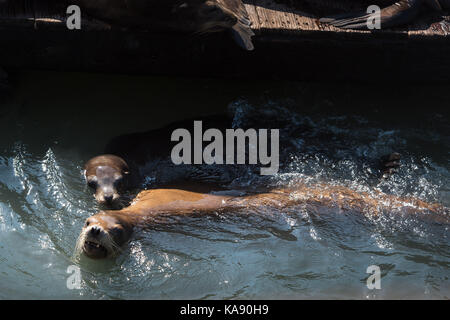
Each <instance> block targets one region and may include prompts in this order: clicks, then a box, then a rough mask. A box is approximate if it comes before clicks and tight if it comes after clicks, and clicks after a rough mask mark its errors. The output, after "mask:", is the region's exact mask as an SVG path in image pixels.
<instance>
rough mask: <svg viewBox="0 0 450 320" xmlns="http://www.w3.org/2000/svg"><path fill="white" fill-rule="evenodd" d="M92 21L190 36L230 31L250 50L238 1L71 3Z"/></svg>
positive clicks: (247, 22)
mask: <svg viewBox="0 0 450 320" xmlns="http://www.w3.org/2000/svg"><path fill="white" fill-rule="evenodd" d="M69 2H70V4H76V5H78V6H80V8H81V10H82V12H83V11H85V12H86V13H88V14H89V15H90V16H92V17H93V18H95V19H98V20H101V21H104V22H107V23H109V24H112V25H117V26H121V27H127V28H139V29H152V30H153V31H154V30H158V31H164V32H167V31H176V32H180V31H181V32H189V33H211V32H218V31H225V30H229V31H230V32H231V34H232V36H233V38H234V39H235V40H236V42H237V44H238V45H239V46H241V47H242V48H244V49H246V50H253V49H254V47H253V44H252V40H251V38H252V36H253V35H254V33H253V31H252V30H251V28H250V25H251V23H250V20H249V18H248V14H247V11H246V9H245V6H244V4H243V3H242V1H241V0H184V1H180V0H164V1H161V0H96V1H92V0H70V1H69Z"/></svg>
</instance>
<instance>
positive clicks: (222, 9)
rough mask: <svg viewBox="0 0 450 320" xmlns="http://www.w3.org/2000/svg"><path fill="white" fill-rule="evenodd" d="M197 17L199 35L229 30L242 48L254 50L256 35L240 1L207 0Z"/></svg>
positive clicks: (201, 5)
mask: <svg viewBox="0 0 450 320" xmlns="http://www.w3.org/2000/svg"><path fill="white" fill-rule="evenodd" d="M197 17H198V21H197V23H198V25H199V27H198V32H199V33H210V32H220V31H224V30H229V31H230V32H231V34H232V36H233V38H234V40H235V41H236V43H237V44H238V45H239V46H240V47H242V48H244V49H246V50H253V49H254V47H253V43H252V39H251V38H252V36H254V33H253V31H252V30H251V29H250V24H251V23H250V20H249V19H248V15H247V12H246V10H245V7H243V4H242V3H241V2H240V1H217V0H207V1H205V2H203V3H201V4H200V5H199V6H198V11H197Z"/></svg>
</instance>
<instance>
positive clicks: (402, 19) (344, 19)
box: [320, 0, 450, 29]
mask: <svg viewBox="0 0 450 320" xmlns="http://www.w3.org/2000/svg"><path fill="white" fill-rule="evenodd" d="M374 2H375V3H376V1H374ZM423 5H427V6H429V7H431V8H432V9H434V10H437V11H443V10H446V9H450V0H399V1H397V2H395V3H393V4H392V5H390V6H387V7H384V8H382V9H381V12H380V15H381V16H380V19H381V21H380V23H381V28H391V27H396V26H401V25H405V24H409V23H410V22H411V21H413V20H414V19H415V18H416V17H417V15H418V14H419V13H420V11H421V9H422V8H423ZM370 17H371V15H370V14H368V13H367V12H365V11H364V12H360V13H350V14H341V15H337V16H333V17H327V18H322V19H320V22H323V23H326V24H330V25H333V26H335V27H339V28H343V29H367V22H368V20H369V19H370Z"/></svg>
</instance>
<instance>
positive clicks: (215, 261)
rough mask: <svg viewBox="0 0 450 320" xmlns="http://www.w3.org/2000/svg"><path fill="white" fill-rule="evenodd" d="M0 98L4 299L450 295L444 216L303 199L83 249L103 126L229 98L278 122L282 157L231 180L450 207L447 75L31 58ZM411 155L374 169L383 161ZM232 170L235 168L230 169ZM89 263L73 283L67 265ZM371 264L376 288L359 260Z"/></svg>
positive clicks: (239, 109) (243, 113)
mask: <svg viewBox="0 0 450 320" xmlns="http://www.w3.org/2000/svg"><path fill="white" fill-rule="evenodd" d="M11 82H12V84H13V85H14V89H13V90H12V92H11V96H10V97H9V98H8V99H5V100H3V101H2V102H1V103H2V104H1V108H0V126H1V134H0V230H1V232H0V298H3V299H9V298H30V299H44V298H57V299H92V298H94V299H117V298H120V299H121V298H125V299H130V298H136V299H174V298H175V299H178V298H188V299H254V298H267V299H298V298H356V299H383V298H419V299H442V298H445V299H448V298H449V297H450V281H449V276H450V242H449V230H448V228H449V227H448V225H443V224H439V223H433V222H430V221H428V220H424V219H421V217H420V216H415V215H413V216H409V217H400V216H396V215H386V216H382V217H381V218H379V219H373V218H372V217H370V216H367V215H366V216H364V215H358V214H350V213H348V214H343V213H339V212H327V213H326V214H319V212H308V211H307V210H305V209H304V208H302V207H297V208H296V207H294V208H290V209H289V210H283V211H282V210H280V211H273V210H272V211H270V212H264V210H262V212H258V213H256V212H239V213H236V214H231V215H227V216H220V215H217V214H211V215H207V216H202V217H190V218H183V219H178V220H176V221H174V222H173V223H171V224H170V225H155V226H152V227H151V228H149V230H146V231H142V232H139V233H137V234H135V236H134V238H133V239H132V241H131V242H130V244H129V245H128V246H127V247H126V249H125V251H124V253H123V254H122V255H121V256H120V257H118V258H117V259H115V260H113V261H104V262H99V261H87V260H83V261H81V262H75V261H73V260H72V255H73V251H74V247H75V242H76V240H77V237H78V235H79V232H80V230H81V227H82V225H83V222H84V220H85V219H86V218H87V217H89V216H90V215H92V214H94V213H95V212H97V211H98V210H99V208H98V206H97V204H96V203H95V202H94V199H93V197H92V195H91V193H90V191H89V190H88V189H87V188H86V187H85V184H84V181H83V179H82V173H81V172H82V166H83V163H84V162H85V161H86V160H87V159H89V158H90V157H91V156H93V155H96V154H98V153H100V152H101V151H102V150H103V147H104V145H105V144H106V142H107V141H108V139H110V138H112V137H114V136H116V135H119V134H123V133H128V132H135V131H146V130H148V129H151V128H156V127H159V126H162V125H164V124H167V123H169V122H171V121H176V120H180V119H183V118H191V117H193V116H200V115H207V114H212V113H217V112H224V111H227V110H228V112H231V113H232V114H233V115H234V120H235V124H236V125H237V126H239V124H245V123H251V124H254V125H255V126H258V127H260V128H269V127H279V128H281V129H282V134H281V138H282V139H284V140H283V141H288V142H289V147H287V148H286V149H284V150H282V152H281V155H282V157H283V159H284V160H285V161H284V164H283V166H282V168H281V169H280V172H279V173H278V174H277V175H276V176H273V177H270V178H267V177H266V178H263V177H261V176H259V175H258V174H255V173H254V172H253V171H252V170H250V168H248V170H247V169H246V167H241V168H239V175H237V176H236V177H235V178H234V179H233V181H232V182H230V183H229V185H228V187H229V188H240V189H246V188H256V189H257V188H258V187H260V186H264V187H267V186H277V187H278V186H287V185H292V184H293V183H295V181H298V180H299V179H300V180H301V181H303V182H307V183H310V184H314V183H318V182H327V183H331V184H338V185H345V186H348V187H351V188H353V189H355V190H358V191H365V192H369V193H373V192H376V191H382V192H385V193H388V194H393V195H396V196H414V197H417V198H420V199H422V200H424V201H428V202H438V203H441V204H443V205H445V206H447V207H449V206H450V188H449V182H450V171H449V170H450V161H449V155H450V122H449V117H448V103H449V101H450V93H449V92H450V90H449V88H448V87H445V86H443V87H425V86H417V87H414V86H408V87H393V86H388V87H384V86H355V85H346V84H338V85H336V84H333V85H331V84H330V85H320V84H304V83H286V82H255V81H254V82H245V81H240V82H236V81H229V80H210V79H167V78H150V77H126V76H101V75H83V74H60V73H42V72H28V73H21V74H14V75H12V78H11ZM393 151H396V152H400V153H401V154H402V156H403V157H402V167H401V169H400V171H399V173H398V174H396V175H394V176H393V177H392V178H391V179H388V180H380V179H379V171H378V162H379V159H380V157H381V156H383V155H385V154H388V153H390V152H393ZM223 170H234V169H223ZM74 264H75V265H78V266H79V267H80V268H81V270H82V283H81V289H74V290H70V289H68V288H67V279H68V277H69V275H70V274H68V273H67V268H68V267H69V266H70V265H74ZM370 265H378V266H379V267H380V268H381V271H382V278H381V289H380V290H369V289H368V288H367V286H366V279H367V277H368V276H369V274H367V273H366V269H367V267H368V266H370Z"/></svg>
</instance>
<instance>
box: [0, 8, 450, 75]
mask: <svg viewBox="0 0 450 320" xmlns="http://www.w3.org/2000/svg"><path fill="white" fill-rule="evenodd" d="M277 1H278V2H280V1H287V0H277ZM309 1H310V0H309ZM317 1H319V0H317ZM321 1H322V2H327V1H328V2H330V0H321ZM333 1H335V0H333ZM244 2H245V3H246V8H247V11H248V13H249V15H250V19H251V21H252V28H253V29H254V31H255V34H256V36H255V37H254V43H255V48H256V50H255V51H254V52H245V51H242V50H240V49H239V48H237V47H236V46H235V45H234V43H233V42H232V41H231V40H230V39H229V36H228V35H227V34H214V35H211V36H207V37H200V36H189V35H188V36H187V35H186V34H175V33H169V32H167V33H161V32H152V31H151V30H150V31H147V32H137V31H130V30H128V31H123V30H120V29H113V30H110V27H109V26H108V25H106V24H104V23H100V22H98V21H94V20H89V19H83V27H82V30H81V31H70V30H68V29H67V28H66V26H65V7H63V6H61V5H55V2H54V1H50V0H49V1H47V2H46V1H42V0H40V1H38V2H37V1H36V0H15V1H14V2H13V3H14V5H12V6H7V7H4V6H0V41H1V42H2V50H0V65H3V66H4V67H5V68H7V69H12V70H14V69H21V68H43V69H53V70H73V71H93V72H120V73H132V74H133V73H138V74H166V75H188V76H220V77H271V78H273V77H283V78H292V79H300V80H332V81H334V80H358V81H399V80H401V81H450V62H449V61H448V60H449V59H448V57H449V53H450V41H449V38H448V37H449V35H450V23H449V19H448V17H439V16H436V15H433V14H430V15H423V17H422V19H419V20H418V21H417V23H415V24H414V25H411V26H409V27H406V28H402V29H399V28H397V29H392V30H382V31H378V32H369V31H356V30H341V29H336V28H334V27H331V26H324V25H321V24H319V22H318V19H317V18H318V17H317V16H313V15H312V14H310V13H307V12H303V11H301V10H299V9H294V8H293V7H290V6H287V5H286V4H283V3H275V2H274V1H273V0H245V1H244ZM37 3H39V5H37ZM335 3H336V2H335ZM340 3H342V1H340V2H339V4H340ZM335 7H336V5H335Z"/></svg>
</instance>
